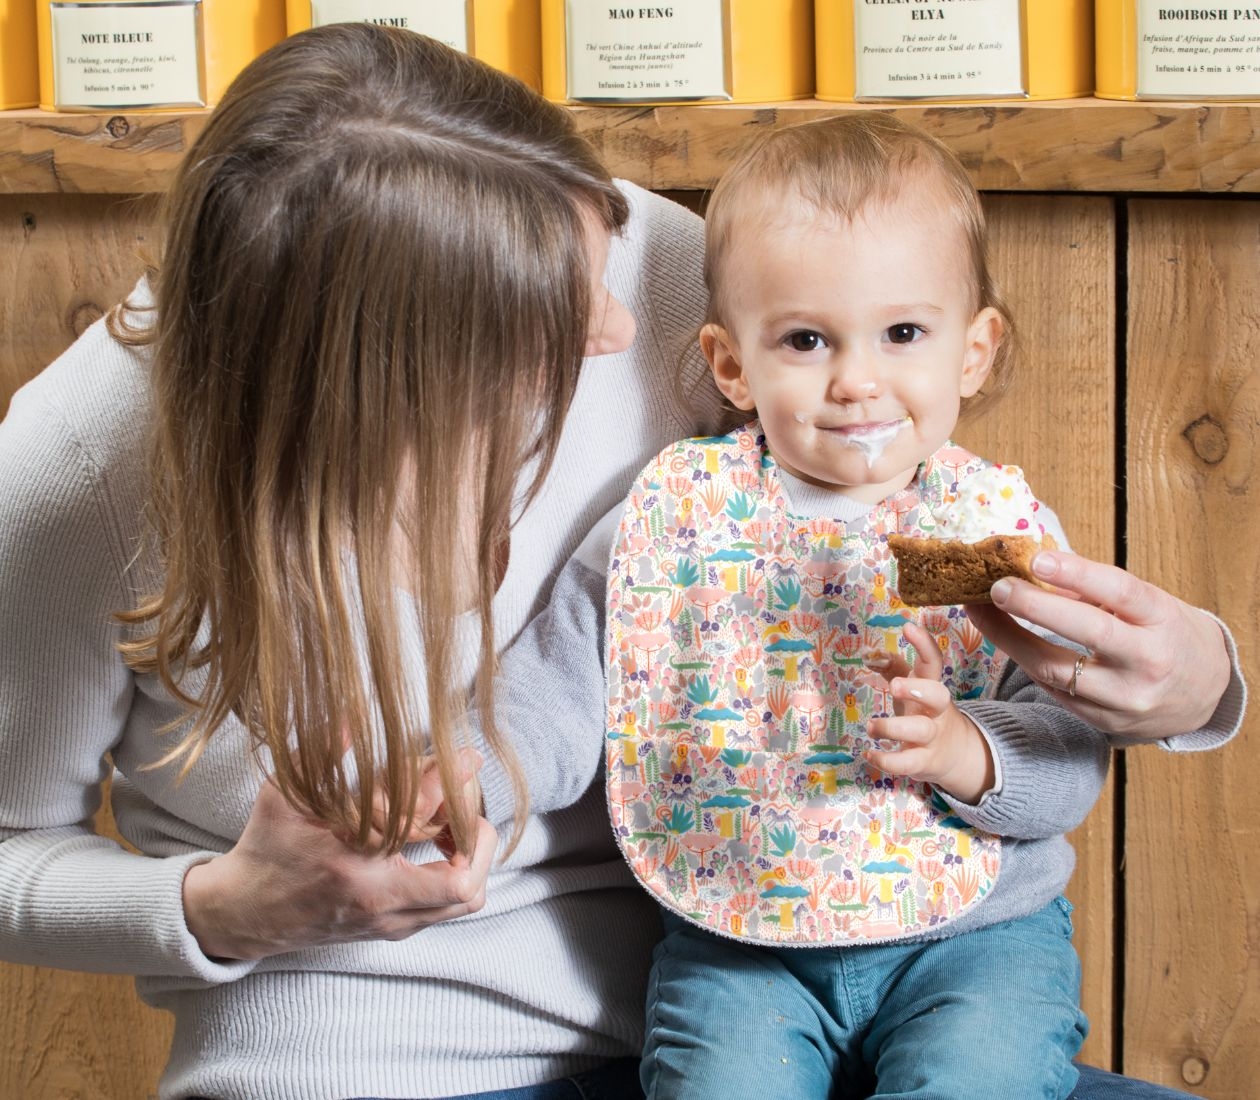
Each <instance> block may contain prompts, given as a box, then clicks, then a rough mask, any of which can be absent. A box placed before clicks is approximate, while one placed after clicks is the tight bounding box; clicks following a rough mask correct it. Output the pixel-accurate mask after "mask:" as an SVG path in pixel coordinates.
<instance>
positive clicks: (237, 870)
mask: <svg viewBox="0 0 1260 1100" xmlns="http://www.w3.org/2000/svg"><path fill="white" fill-rule="evenodd" d="M461 766H462V768H463V770H464V771H465V772H466V773H467V778H466V780H465V787H466V789H468V790H469V792H470V797H473V796H474V794H475V792H476V789H477V788H476V784H477V767H478V766H479V760H478V758H477V754H476V753H475V752H473V751H472V750H464V751H463V754H462V757H461ZM477 797H478V798H479V796H477ZM444 829H445V820H444V815H443V812H442V788H441V782H440V778H439V775H438V769H437V768H428V769H427V770H426V772H425V774H424V776H423V778H422V779H421V784H420V796H419V800H418V802H417V805H416V826H415V827H414V828H413V832H412V839H413V840H427V839H433V840H435V841H436V842H437V844H438V846H439V848H441V850H442V851H443V853H444V854H445V855H446V858H445V859H440V860H437V861H435V862H433V863H425V864H413V863H409V862H408V861H407V860H406V859H405V858H403V856H401V855H393V856H385V855H373V854H365V853H363V852H360V851H358V850H357V849H355V848H353V847H351V846H350V845H349V844H347V843H346V842H345V841H343V840H342V839H341V838H339V837H338V836H336V835H335V834H334V833H332V832H331V831H330V830H329V829H328V828H327V827H326V826H325V825H324V824H323V823H322V822H319V821H316V820H315V819H313V818H311V817H309V816H307V815H305V814H303V813H300V812H299V811H297V810H295V809H294V808H293V807H292V806H290V805H289V804H288V803H287V802H286V801H285V799H284V796H283V795H281V793H280V791H279V789H278V788H277V787H276V786H275V784H274V783H272V782H271V781H270V780H268V781H267V782H266V783H264V784H263V786H262V789H261V790H260V791H259V794H258V799H257V801H256V802H255V803H254V808H253V810H252V812H251V813H250V817H249V821H248V822H247V823H246V825H245V829H244V831H243V832H242V833H241V838H240V840H239V841H238V842H237V843H236V846H235V847H234V848H232V850H231V851H229V852H227V853H226V854H225V855H222V856H218V857H216V858H215V859H212V860H210V861H209V862H207V863H202V864H198V865H197V866H195V867H193V868H191V869H190V870H189V872H188V874H187V875H186V876H185V877H184V916H185V920H186V921H187V923H188V929H189V931H190V932H192V934H193V936H195V937H196V939H197V942H198V943H199V944H200V945H201V949H202V950H203V951H204V952H205V953H206V954H207V955H209V956H211V957H216V958H225V959H261V958H265V957H267V956H269V955H278V954H280V953H282V952H285V951H296V950H300V949H302V948H307V947H318V946H320V945H323V944H335V943H348V942H351V941H355V940H401V939H406V938H407V937H408V936H410V935H413V934H414V933H416V932H418V931H420V930H421V929H423V928H427V927H428V926H429V925H431V924H437V923H438V922H440V921H445V920H451V919H452V918H454V917H461V916H464V915H465V914H467V913H474V912H476V911H477V910H478V909H480V908H481V907H482V905H483V904H485V887H486V876H487V874H488V873H489V870H490V862H491V860H492V858H493V856H494V852H495V847H496V843H497V837H496V834H495V831H494V828H493V826H492V825H491V824H490V823H489V822H488V821H486V820H485V819H484V818H479V819H478V832H477V839H476V847H475V849H474V851H473V853H472V856H471V858H469V857H466V856H464V855H461V854H459V853H457V852H455V851H454V850H453V848H452V846H451V845H450V844H449V842H444V841H445V839H446V834H445V832H444Z"/></svg>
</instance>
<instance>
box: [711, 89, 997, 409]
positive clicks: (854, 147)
mask: <svg viewBox="0 0 1260 1100" xmlns="http://www.w3.org/2000/svg"><path fill="white" fill-rule="evenodd" d="M924 179H926V180H928V181H929V185H930V186H933V187H935V188H936V190H937V192H938V193H939V194H940V195H941V198H942V203H941V205H942V208H943V209H944V210H945V211H946V212H947V213H948V214H949V216H950V217H951V218H952V219H953V222H954V224H955V227H956V228H957V229H958V230H960V231H961V233H962V237H963V246H964V248H965V249H966V252H967V256H966V259H967V265H966V267H967V270H968V272H969V274H970V277H971V291H972V308H973V311H974V312H979V311H980V310H982V309H985V308H986V307H992V308H993V309H994V310H996V311H997V313H998V315H999V316H1000V317H1001V318H1002V336H1001V339H1000V340H999V342H998V346H997V350H996V352H995V354H994V358H993V366H992V368H991V369H990V371H989V375H988V378H987V379H986V381H985V385H984V388H983V389H982V390H981V392H980V393H977V394H975V395H974V396H972V397H969V398H964V400H963V403H962V412H963V414H965V415H971V414H974V413H975V412H976V411H977V410H978V409H979V408H981V407H982V406H983V405H984V404H986V403H987V402H988V401H990V400H992V399H994V398H996V397H997V396H999V395H1000V394H1001V393H1002V391H1003V390H1005V389H1006V387H1007V385H1008V384H1009V381H1010V377H1011V374H1012V373H1013V371H1014V367H1015V354H1016V350H1017V339H1016V333H1015V325H1014V321H1013V319H1012V317H1011V313H1010V310H1009V309H1008V308H1007V305H1006V301H1005V299H1004V298H1003V296H1002V292H1001V289H1000V288H999V287H998V285H997V282H996V280H995V279H994V278H993V275H992V273H991V271H990V270H989V257H988V230H987V228H986V225H985V217H984V208H983V207H982V206H981V203H980V195H979V194H978V193H977V191H976V188H975V185H974V184H973V183H972V182H971V177H970V176H968V175H967V170H966V169H965V168H964V167H963V165H962V163H961V161H959V159H958V157H957V156H955V155H954V153H953V151H952V150H951V149H950V148H949V147H948V146H946V145H945V144H944V143H943V142H941V141H938V140H937V139H936V138H934V137H932V135H931V134H928V133H927V132H925V131H923V130H920V129H919V128H918V127H916V126H913V125H911V124H910V123H908V122H906V121H905V120H904V119H901V118H898V117H897V116H896V115H894V114H891V113H888V112H881V111H846V112H844V113H843V114H839V115H836V116H834V117H832V118H825V119H817V120H813V121H810V122H802V123H799V124H797V125H794V126H786V127H784V128H782V129H779V130H772V131H769V132H768V133H766V134H765V135H764V136H761V137H759V138H754V139H753V141H752V142H750V144H749V145H748V147H747V148H745V150H744V151H743V152H742V153H741V154H740V156H739V157H738V159H737V160H736V161H735V163H734V164H733V165H732V166H731V167H730V168H729V169H728V170H727V171H726V172H725V173H723V175H722V178H721V179H720V180H719V181H718V184H717V186H716V187H715V188H714V189H713V197H712V199H711V200H710V202H709V206H708V211H707V213H706V215H705V257H704V278H705V283H706V285H707V287H708V290H709V315H708V320H709V321H712V322H715V323H718V324H721V323H722V322H723V318H722V312H723V310H724V309H725V308H726V300H725V296H724V293H723V292H724V285H723V277H722V276H723V274H724V272H725V264H726V256H727V252H728V251H729V249H730V243H731V239H732V237H733V236H735V235H737V234H738V232H739V227H740V225H741V223H742V222H743V221H744V220H745V219H746V218H747V217H748V216H749V215H750V213H751V212H752V211H753V210H755V209H756V206H755V205H753V204H757V203H760V204H762V205H763V206H765V207H766V208H767V209H769V210H773V209H775V208H777V207H778V206H779V205H781V202H782V197H783V194H784V192H785V191H786V190H789V189H790V190H791V191H793V192H794V193H795V194H797V195H799V196H800V197H801V198H802V199H804V200H805V202H807V203H808V204H809V205H810V206H811V207H812V208H813V209H815V210H818V211H819V212H821V213H824V214H830V215H834V216H836V217H840V218H842V219H844V220H846V221H848V220H850V219H852V218H854V217H856V216H857V215H858V214H860V213H861V211H862V210H863V208H864V207H865V206H866V205H867V204H868V203H872V202H884V201H887V200H889V199H892V198H894V197H896V196H897V195H898V194H899V193H900V190H901V188H902V187H904V186H905V185H906V183H907V181H909V180H924ZM942 228H943V229H944V228H945V227H942ZM747 419H748V413H746V412H739V411H738V410H736V411H735V414H734V416H733V418H732V420H733V423H734V424H738V423H742V422H743V421H744V420H747Z"/></svg>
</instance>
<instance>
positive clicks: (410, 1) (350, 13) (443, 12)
mask: <svg viewBox="0 0 1260 1100" xmlns="http://www.w3.org/2000/svg"><path fill="white" fill-rule="evenodd" d="M329 23H379V24H380V25H381V26H385V27H404V28H406V29H407V30H409V31H417V32H419V33H420V34H427V35H428V36H429V37H430V38H436V39H437V40H438V41H439V42H445V43H446V44H447V45H448V46H450V47H451V48H452V49H456V50H462V51H463V52H464V53H467V52H468V0H311V26H313V27H323V26H326V25H327V24H329Z"/></svg>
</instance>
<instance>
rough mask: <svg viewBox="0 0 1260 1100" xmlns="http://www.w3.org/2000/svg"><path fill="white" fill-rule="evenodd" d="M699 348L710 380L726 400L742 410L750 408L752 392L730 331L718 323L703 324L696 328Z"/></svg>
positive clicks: (751, 406)
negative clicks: (707, 363) (709, 374)
mask: <svg viewBox="0 0 1260 1100" xmlns="http://www.w3.org/2000/svg"><path fill="white" fill-rule="evenodd" d="M700 350H701V351H702V352H704V357H705V358H706V359H707V360H708V361H709V366H710V367H711V368H712V369H713V380H714V381H715V382H716V383H717V388H718V389H719V390H721V391H722V395H723V396H724V397H725V398H726V400H727V401H729V402H730V403H731V404H732V405H734V406H735V407H736V408H737V409H740V410H741V411H743V412H748V411H750V410H751V409H752V408H753V398H752V392H751V391H750V390H749V388H748V381H747V379H746V378H745V377H744V368H743V367H742V366H740V362H739V351H738V349H737V348H736V346H735V341H734V340H732V339H731V335H730V333H729V332H727V331H726V329H724V328H723V327H722V326H721V325H713V324H709V325H705V326H704V328H702V329H701V330H700Z"/></svg>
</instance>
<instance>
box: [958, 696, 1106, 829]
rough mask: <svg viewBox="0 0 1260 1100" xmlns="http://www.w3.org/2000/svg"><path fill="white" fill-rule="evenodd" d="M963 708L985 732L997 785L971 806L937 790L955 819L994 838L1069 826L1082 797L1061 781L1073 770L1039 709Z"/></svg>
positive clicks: (971, 705)
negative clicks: (1044, 723)
mask: <svg viewBox="0 0 1260 1100" xmlns="http://www.w3.org/2000/svg"><path fill="white" fill-rule="evenodd" d="M962 709H963V710H964V711H965V712H966V713H967V716H968V717H970V718H971V719H972V720H973V721H975V722H976V724H977V725H979V726H980V728H981V730H982V731H984V733H985V736H986V739H987V740H988V742H989V745H990V747H991V749H992V750H993V753H994V764H995V767H996V768H997V770H998V774H1000V775H1001V777H1002V782H1001V787H1000V789H998V790H995V791H992V792H989V793H988V794H986V795H984V796H983V797H982V798H981V799H980V801H979V803H977V804H976V805H971V804H970V803H967V802H962V801H960V800H958V799H956V798H953V797H952V796H950V795H948V794H946V793H945V792H944V791H942V792H940V794H941V797H942V798H944V799H945V801H946V802H948V803H949V804H950V806H952V807H953V809H954V810H956V811H957V813H958V814H959V816H960V817H962V819H963V820H964V821H966V822H968V823H969V824H971V825H974V826H975V827H976V828H978V829H983V830H984V831H985V832H988V833H993V834H995V835H997V836H1012V837H1024V838H1027V837H1030V836H1049V835H1054V833H1055V832H1065V831H1067V829H1069V828H1072V827H1074V826H1075V824H1076V823H1077V821H1078V820H1079V818H1080V816H1082V815H1081V812H1080V798H1081V794H1080V791H1079V788H1078V786H1077V784H1075V783H1071V782H1067V781H1065V779H1066V777H1068V776H1070V775H1071V774H1073V773H1075V772H1076V771H1077V770H1078V768H1077V766H1076V765H1074V763H1073V762H1072V761H1071V759H1070V757H1069V754H1068V752H1067V749H1066V746H1065V745H1064V744H1063V742H1062V741H1061V740H1060V738H1059V737H1056V736H1053V735H1051V734H1050V731H1049V730H1048V729H1046V728H1045V727H1044V726H1043V724H1042V722H1041V721H1040V720H1039V716H1038V715H1037V710H1038V709H1039V708H1038V707H1036V706H1034V705H1031V704H1029V705H1024V706H1018V707H1013V706H1011V705H1010V704H1008V703H1000V702H993V701H972V702H968V703H966V704H964V705H963V708H962ZM1091 801H1092V798H1091ZM1034 823H1040V825H1038V824H1034ZM1069 823H1070V824H1069ZM1056 826H1057V827H1056Z"/></svg>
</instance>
